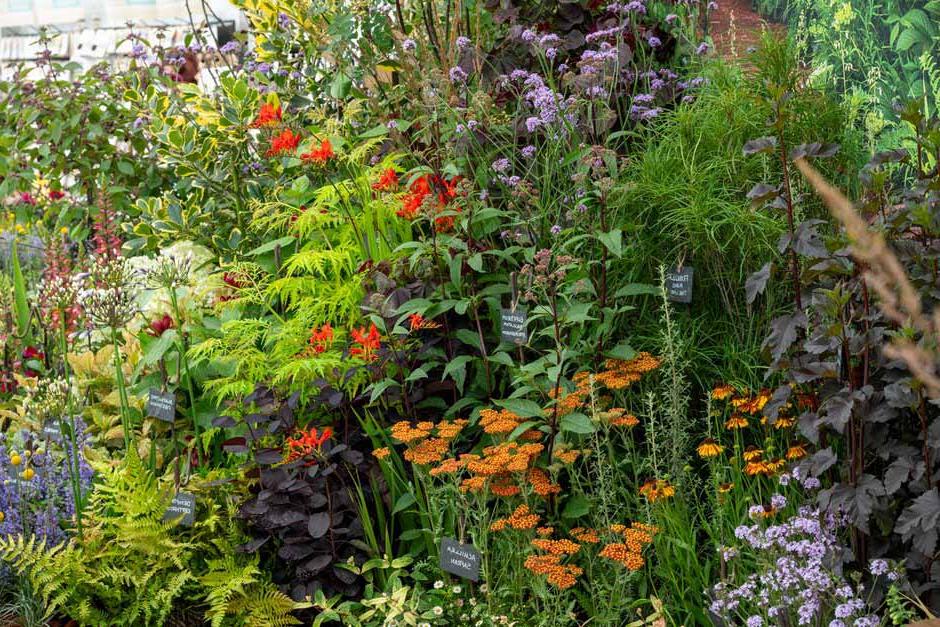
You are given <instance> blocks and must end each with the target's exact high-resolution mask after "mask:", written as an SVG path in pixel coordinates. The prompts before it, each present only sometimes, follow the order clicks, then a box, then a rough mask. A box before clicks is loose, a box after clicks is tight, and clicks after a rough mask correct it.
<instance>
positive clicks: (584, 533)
mask: <svg viewBox="0 0 940 627" xmlns="http://www.w3.org/2000/svg"><path fill="white" fill-rule="evenodd" d="M568 533H570V534H571V537H572V538H574V539H575V540H577V541H578V542H580V543H582V544H597V543H598V542H600V541H601V539H600V536H598V535H597V532H596V531H594V530H593V529H585V528H584V527H575V528H574V529H572V530H571V531H569V532H568Z"/></svg>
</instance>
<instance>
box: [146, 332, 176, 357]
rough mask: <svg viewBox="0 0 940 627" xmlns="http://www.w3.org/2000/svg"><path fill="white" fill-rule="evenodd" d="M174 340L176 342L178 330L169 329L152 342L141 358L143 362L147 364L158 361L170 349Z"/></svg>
mask: <svg viewBox="0 0 940 627" xmlns="http://www.w3.org/2000/svg"><path fill="white" fill-rule="evenodd" d="M174 342H176V330H175V329H167V330H166V331H164V332H163V335H161V336H160V337H158V338H156V339H154V340H153V341H151V342H150V344H149V345H148V346H147V348H146V350H145V351H144V354H143V355H142V356H141V358H140V360H141V362H143V363H144V365H147V366H152V365H153V364H155V363H157V362H158V361H160V359H162V358H163V356H164V355H165V354H166V352H167V351H168V350H170V348H171V347H172V346H173V343H174Z"/></svg>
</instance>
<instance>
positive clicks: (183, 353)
mask: <svg viewBox="0 0 940 627" xmlns="http://www.w3.org/2000/svg"><path fill="white" fill-rule="evenodd" d="M192 266H193V259H192V256H191V255H187V254H168V253H162V254H161V255H160V256H159V257H157V259H156V264H155V265H154V267H153V269H152V270H151V271H150V273H149V275H148V277H147V279H148V283H149V286H150V287H151V288H153V289H164V290H166V293H167V295H168V296H169V298H170V306H171V307H172V309H173V317H174V319H175V321H176V325H177V328H178V329H179V332H178V333H177V334H176V350H177V352H178V353H179V363H180V371H179V383H180V384H182V383H183V379H184V377H185V379H186V393H187V395H188V397H189V416H190V421H191V422H192V425H193V439H194V441H195V445H196V451H197V453H198V452H199V451H201V450H202V449H203V446H202V443H201V438H200V431H199V421H198V416H197V412H196V392H195V390H194V388H193V378H192V375H191V373H190V370H189V358H188V357H187V353H188V351H189V342H188V340H187V336H186V334H185V333H184V332H183V314H182V309H181V308H180V302H179V295H178V293H177V290H178V289H179V288H181V287H187V286H189V285H191V276H192V270H193V267H192Z"/></svg>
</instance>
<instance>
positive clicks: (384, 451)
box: [372, 446, 392, 459]
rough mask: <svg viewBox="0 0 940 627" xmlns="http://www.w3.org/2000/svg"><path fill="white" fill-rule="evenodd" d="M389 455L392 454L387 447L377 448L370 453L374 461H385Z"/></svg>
mask: <svg viewBox="0 0 940 627" xmlns="http://www.w3.org/2000/svg"><path fill="white" fill-rule="evenodd" d="M391 454H392V451H391V449H390V448H388V447H387V446H383V447H382V448H377V449H375V450H374V451H372V455H373V457H375V458H376V459H385V458H386V457H388V456H389V455H391Z"/></svg>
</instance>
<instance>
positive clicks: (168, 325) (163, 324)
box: [147, 314, 174, 337]
mask: <svg viewBox="0 0 940 627" xmlns="http://www.w3.org/2000/svg"><path fill="white" fill-rule="evenodd" d="M173 326H174V324H173V318H171V317H170V315H169V314H163V316H161V317H160V318H157V319H156V320H154V321H153V322H151V323H150V329H149V330H148V331H147V333H149V334H150V335H152V336H154V337H160V336H161V335H163V334H164V333H166V332H167V331H169V330H170V329H172V328H173Z"/></svg>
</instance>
